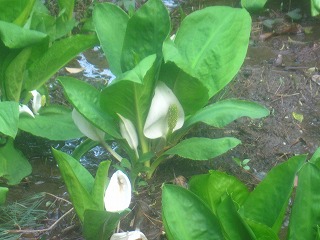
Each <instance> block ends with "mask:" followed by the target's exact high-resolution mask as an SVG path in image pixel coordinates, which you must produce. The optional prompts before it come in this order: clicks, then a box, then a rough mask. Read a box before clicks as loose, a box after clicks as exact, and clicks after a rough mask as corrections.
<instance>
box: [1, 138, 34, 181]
mask: <svg viewBox="0 0 320 240" xmlns="http://www.w3.org/2000/svg"><path fill="white" fill-rule="evenodd" d="M31 171H32V168H31V165H30V163H29V162H28V160H27V159H26V158H25V157H24V156H23V154H22V153H21V152H20V151H19V150H17V149H15V148H14V145H13V139H11V138H10V139H8V140H7V143H6V144H5V146H2V147H0V177H3V178H5V179H7V181H8V182H7V183H8V184H9V185H15V184H18V183H19V182H20V181H21V180H22V179H23V178H24V177H26V176H28V175H29V174H31Z"/></svg>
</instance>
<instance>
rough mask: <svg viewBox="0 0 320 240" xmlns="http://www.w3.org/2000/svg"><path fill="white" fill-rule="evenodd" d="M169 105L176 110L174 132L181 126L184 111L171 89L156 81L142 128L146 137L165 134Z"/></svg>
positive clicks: (152, 137)
mask: <svg viewBox="0 0 320 240" xmlns="http://www.w3.org/2000/svg"><path fill="white" fill-rule="evenodd" d="M171 106H175V107H176V108H177V110H178V119H177V122H176V125H175V127H174V128H173V132H174V131H176V130H178V129H180V128H181V127H182V126H183V123H184V111H183V108H182V106H181V104H180V102H179V100H178V99H177V97H176V96H175V95H174V93H173V92H172V91H171V89H170V88H168V87H167V85H166V84H165V83H163V82H158V84H157V86H156V89H155V93H154V96H153V99H152V101H151V106H150V110H149V113H148V116H147V120H146V123H145V125H144V129H143V133H144V135H145V136H146V137H147V138H150V139H156V138H160V137H166V136H167V134H168V131H169V125H168V112H169V108H170V107H171Z"/></svg>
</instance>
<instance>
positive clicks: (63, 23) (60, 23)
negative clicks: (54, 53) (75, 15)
mask: <svg viewBox="0 0 320 240" xmlns="http://www.w3.org/2000/svg"><path fill="white" fill-rule="evenodd" d="M75 25H76V22H75V20H74V19H70V20H68V19H65V15H60V16H59V17H55V16H51V15H49V14H48V13H44V12H35V13H33V14H32V18H31V19H30V29H33V30H36V31H39V32H43V33H45V34H48V36H49V37H50V41H51V42H53V41H54V40H56V39H59V38H61V37H63V36H65V35H67V34H68V33H70V32H71V30H72V29H73V27H74V26H75Z"/></svg>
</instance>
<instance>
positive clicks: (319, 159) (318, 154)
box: [309, 147, 320, 168]
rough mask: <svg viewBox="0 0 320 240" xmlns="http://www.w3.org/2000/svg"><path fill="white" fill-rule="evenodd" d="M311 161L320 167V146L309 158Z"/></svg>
mask: <svg viewBox="0 0 320 240" xmlns="http://www.w3.org/2000/svg"><path fill="white" fill-rule="evenodd" d="M309 162H311V163H313V164H315V165H316V166H317V167H318V168H320V147H319V148H318V149H317V150H316V151H315V153H314V154H313V155H312V157H311V159H310V160H309Z"/></svg>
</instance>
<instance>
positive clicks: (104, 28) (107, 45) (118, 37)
mask: <svg viewBox="0 0 320 240" xmlns="http://www.w3.org/2000/svg"><path fill="white" fill-rule="evenodd" d="M111 19H112V21H111ZM128 20H129V16H128V15H127V14H126V13H125V12H124V11H123V10H122V9H121V8H120V7H118V6H116V5H115V4H112V3H100V4H96V5H95V7H94V10H93V22H94V26H95V28H96V32H97V35H98V38H99V40H100V43H101V47H102V50H103V52H104V53H105V55H106V57H107V60H108V63H109V65H110V70H111V72H112V73H113V74H115V75H116V76H118V75H119V74H121V73H122V72H123V71H122V70H121V64H120V59H121V52H122V46H123V41H124V35H125V32H126V28H127V22H128Z"/></svg>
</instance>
